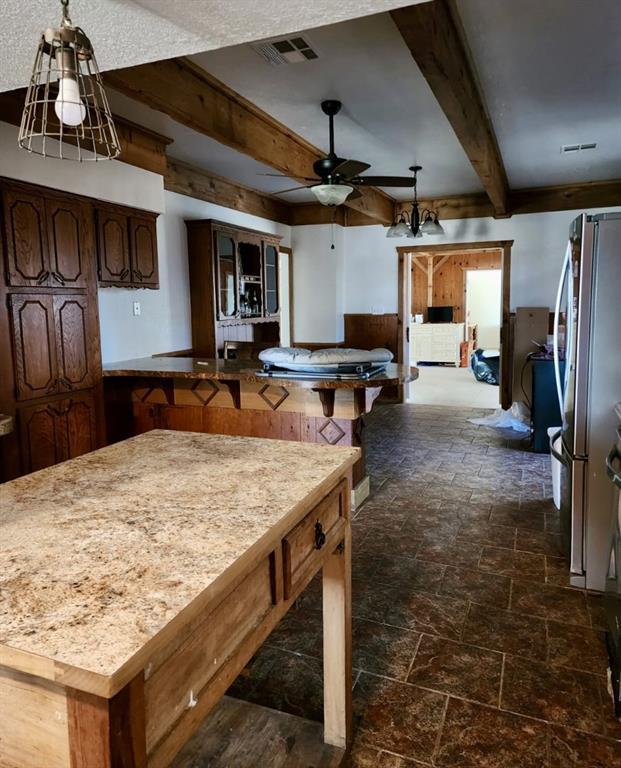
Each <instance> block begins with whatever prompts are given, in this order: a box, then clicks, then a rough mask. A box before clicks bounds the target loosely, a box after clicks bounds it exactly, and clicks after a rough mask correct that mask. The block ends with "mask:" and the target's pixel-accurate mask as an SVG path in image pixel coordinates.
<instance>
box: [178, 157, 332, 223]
mask: <svg viewBox="0 0 621 768" xmlns="http://www.w3.org/2000/svg"><path fill="white" fill-rule="evenodd" d="M164 189H167V190H168V191H169V192H177V193H178V194H180V195H187V196H188V197H194V198H197V199H198V200H204V201H205V202H207V203H215V204H216V205H222V206H224V207H225V208H232V209H233V210H236V211H244V212H245V213H250V214H253V215H254V216H261V217H262V218H264V219H269V220H270V221H278V222H281V223H282V224H291V223H292V210H293V206H291V205H288V204H287V203H284V202H283V201H282V200H278V199H277V198H275V197H272V196H271V195H266V194H264V193H262V192H258V191H257V190H256V189H251V188H250V187H246V186H244V185H243V184H238V183H237V182H234V181H231V180H230V179H225V178H224V177H222V176H218V175H216V174H215V173H211V172H209V171H204V170H202V169H200V168H197V167H196V166H193V165H190V164H189V163H183V162H181V161H180V160H173V158H168V169H167V171H166V175H165V176H164ZM321 207H325V206H321Z"/></svg>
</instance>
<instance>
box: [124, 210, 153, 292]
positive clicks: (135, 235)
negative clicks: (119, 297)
mask: <svg viewBox="0 0 621 768" xmlns="http://www.w3.org/2000/svg"><path fill="white" fill-rule="evenodd" d="M129 233H130V243H131V262H132V282H134V283H136V284H137V285H144V286H145V287H146V286H153V287H156V286H157V285H158V271H157V233H156V228H155V221H154V220H153V219H150V218H146V217H145V218H138V217H134V216H132V217H131V218H130V220H129Z"/></svg>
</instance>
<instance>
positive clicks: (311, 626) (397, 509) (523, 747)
mask: <svg viewBox="0 0 621 768" xmlns="http://www.w3.org/2000/svg"><path fill="white" fill-rule="evenodd" d="M481 413H482V412H481V411H473V410H464V409H456V408H442V407H434V406H412V405H403V406H381V407H379V408H377V409H376V410H375V411H374V413H373V414H372V415H371V416H370V417H369V418H368V422H367V437H368V445H369V450H368V468H369V473H370V475H371V478H372V487H373V491H372V495H371V497H370V498H369V500H368V501H367V502H366V503H365V504H364V505H363V506H362V508H361V509H360V510H358V512H357V514H356V516H355V518H354V520H353V530H354V545H353V577H352V578H353V617H354V618H353V661H354V679H355V685H354V692H353V696H354V727H355V743H354V748H353V751H352V757H351V765H352V768H371V766H373V767H374V768H375V767H376V766H378V767H379V768H409V767H412V768H414V767H415V766H419V767H420V766H434V767H437V768H578V767H579V768H613V766H621V723H619V722H618V721H617V720H615V719H614V717H613V715H612V705H611V703H610V699H609V697H608V694H607V691H606V666H607V657H606V650H605V644H604V633H603V626H602V616H601V607H600V602H599V598H598V596H596V595H589V594H587V593H586V592H584V591H580V590H576V589H572V588H569V587H568V581H567V570H566V567H565V564H564V561H563V559H562V558H561V557H559V554H560V552H559V534H558V514H557V512H556V510H555V508H554V506H553V504H552V502H551V499H550V497H551V487H550V480H549V475H550V469H549V457H547V456H543V455H539V454H534V453H530V452H528V451H527V450H524V448H523V446H522V444H520V443H519V442H512V441H510V440H508V439H506V438H503V437H502V436H499V435H498V434H497V433H496V432H494V431H493V430H489V429H485V428H480V427H477V426H475V425H473V424H470V423H469V422H468V420H467V419H468V418H469V417H472V416H474V415H480V414H481ZM231 693H232V694H233V695H237V696H239V697H241V698H245V699H248V700H251V701H255V702H257V703H261V704H264V705H265V706H271V707H274V708H276V709H280V710H284V711H287V712H292V713H294V714H298V715H302V716H305V717H310V718H312V719H316V720H321V718H322V664H321V591H320V583H319V582H318V581H317V580H316V581H314V582H313V583H312V584H311V585H310V586H309V588H308V589H307V590H306V592H305V594H304V595H303V597H302V599H301V600H300V601H299V607H298V608H297V609H295V610H292V611H290V612H289V614H288V616H287V617H285V619H284V620H283V622H282V623H281V624H280V626H279V627H278V628H277V629H276V631H275V632H274V633H273V634H272V636H271V637H270V638H269V640H268V642H267V644H266V645H265V646H264V647H263V648H262V649H261V651H260V652H259V654H258V655H257V656H256V657H255V658H254V659H253V661H252V662H251V664H250V666H249V667H248V669H247V670H246V671H245V672H244V674H243V675H242V676H241V677H240V678H238V680H237V681H236V683H235V685H234V687H233V689H232V691H231Z"/></svg>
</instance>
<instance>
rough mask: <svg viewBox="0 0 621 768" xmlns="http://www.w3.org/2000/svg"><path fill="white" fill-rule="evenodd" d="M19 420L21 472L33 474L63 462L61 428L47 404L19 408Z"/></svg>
mask: <svg viewBox="0 0 621 768" xmlns="http://www.w3.org/2000/svg"><path fill="white" fill-rule="evenodd" d="M18 421H19V428H20V443H21V458H22V472H24V473H26V472H36V470H38V469H45V467H51V466H52V465H53V464H57V463H58V462H59V461H62V460H63V458H64V446H63V439H62V435H61V433H62V429H63V425H62V423H61V422H59V421H58V417H57V416H56V414H55V413H53V411H52V410H51V409H50V406H49V405H32V406H29V407H27V408H20V409H19V412H18Z"/></svg>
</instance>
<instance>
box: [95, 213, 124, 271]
mask: <svg viewBox="0 0 621 768" xmlns="http://www.w3.org/2000/svg"><path fill="white" fill-rule="evenodd" d="M97 248H98V258H99V279H100V280H101V282H102V283H115V284H119V283H120V284H123V283H129V282H130V281H131V274H130V264H129V240H128V236H127V216H124V215H123V214H120V213H115V212H113V211H107V210H102V209H99V210H98V211H97Z"/></svg>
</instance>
